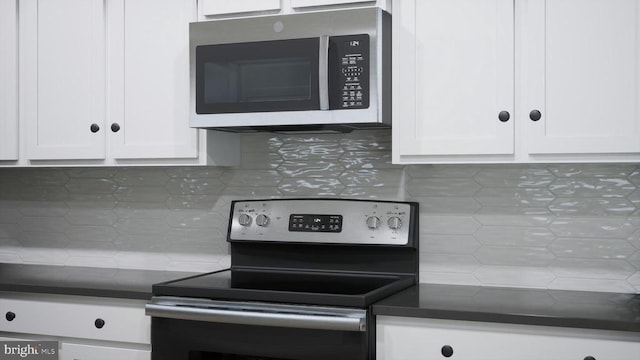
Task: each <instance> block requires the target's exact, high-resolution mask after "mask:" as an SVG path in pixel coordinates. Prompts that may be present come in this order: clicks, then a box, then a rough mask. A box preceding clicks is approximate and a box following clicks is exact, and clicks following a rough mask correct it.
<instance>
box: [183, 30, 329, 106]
mask: <svg viewBox="0 0 640 360" xmlns="http://www.w3.org/2000/svg"><path fill="white" fill-rule="evenodd" d="M319 46H320V40H319V38H305V39H289V40H272V41H258V42H248V43H232V44H218V45H201V46H197V47H196V53H195V56H196V59H195V60H196V61H195V63H196V72H195V95H196V113H198V114H221V113H247V112H269V111H294V110H319V109H320V96H319V68H318V66H319V59H318V56H319Z"/></svg>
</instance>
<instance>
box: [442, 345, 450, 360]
mask: <svg viewBox="0 0 640 360" xmlns="http://www.w3.org/2000/svg"><path fill="white" fill-rule="evenodd" d="M440 352H441V353H442V356H444V357H446V358H448V357H451V356H452V355H453V348H452V347H451V346H449V345H445V346H443V347H442V349H440Z"/></svg>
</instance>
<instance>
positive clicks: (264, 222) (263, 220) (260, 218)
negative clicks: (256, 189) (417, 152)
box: [256, 214, 269, 227]
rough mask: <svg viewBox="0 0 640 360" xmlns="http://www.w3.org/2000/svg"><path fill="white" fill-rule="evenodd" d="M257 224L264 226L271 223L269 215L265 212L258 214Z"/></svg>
mask: <svg viewBox="0 0 640 360" xmlns="http://www.w3.org/2000/svg"><path fill="white" fill-rule="evenodd" d="M256 224H258V226H262V227H265V226H267V225H269V217H268V216H267V215H265V214H260V215H258V217H256Z"/></svg>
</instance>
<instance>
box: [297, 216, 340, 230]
mask: <svg viewBox="0 0 640 360" xmlns="http://www.w3.org/2000/svg"><path fill="white" fill-rule="evenodd" d="M289 231H299V232H332V233H339V232H341V231H342V215H313V214H291V215H290V216H289Z"/></svg>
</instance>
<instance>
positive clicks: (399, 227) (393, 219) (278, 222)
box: [229, 199, 411, 245]
mask: <svg viewBox="0 0 640 360" xmlns="http://www.w3.org/2000/svg"><path fill="white" fill-rule="evenodd" d="M309 210H310V209H309V204H308V201H304V200H303V201H300V200H282V201H277V202H274V201H263V202H256V201H245V202H238V203H236V206H234V211H233V214H232V218H231V223H230V227H231V231H230V233H229V240H230V241H244V240H249V241H255V240H261V241H279V242H303V243H324V244H327V243H334V244H379V245H406V244H408V243H409V227H408V226H407V225H406V224H407V223H408V221H409V216H410V214H411V206H410V205H409V204H406V203H405V204H403V203H385V202H366V203H361V202H351V201H346V202H341V203H340V204H339V205H338V204H336V202H335V201H331V200H320V199H318V200H315V201H313V211H312V212H313V213H315V214H329V215H325V216H329V217H330V216H334V218H333V219H326V220H328V221H327V223H326V224H324V223H323V221H322V220H323V219H322V218H321V217H317V216H316V217H315V218H310V220H311V221H312V222H311V223H309V224H305V223H303V222H304V216H303V215H306V214H308V213H309V212H310V211H309ZM331 214H333V215H331ZM292 215H293V216H294V218H293V219H292V218H291V216H292ZM295 216H297V218H296V217H295ZM338 221H339V223H338ZM342 224H349V226H342ZM289 225H293V226H294V227H293V228H290V227H289ZM339 227H340V228H339ZM338 228H339V230H340V231H338ZM305 229H309V230H310V231H307V232H305V233H304V236H303V237H301V236H300V233H301V232H302V231H304V230H305ZM334 229H335V231H334Z"/></svg>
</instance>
